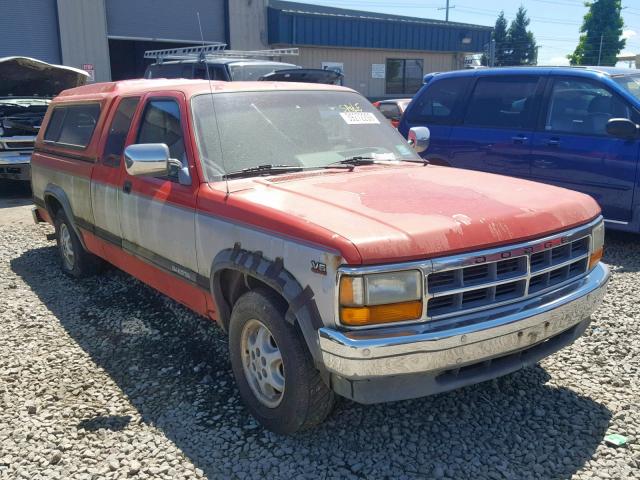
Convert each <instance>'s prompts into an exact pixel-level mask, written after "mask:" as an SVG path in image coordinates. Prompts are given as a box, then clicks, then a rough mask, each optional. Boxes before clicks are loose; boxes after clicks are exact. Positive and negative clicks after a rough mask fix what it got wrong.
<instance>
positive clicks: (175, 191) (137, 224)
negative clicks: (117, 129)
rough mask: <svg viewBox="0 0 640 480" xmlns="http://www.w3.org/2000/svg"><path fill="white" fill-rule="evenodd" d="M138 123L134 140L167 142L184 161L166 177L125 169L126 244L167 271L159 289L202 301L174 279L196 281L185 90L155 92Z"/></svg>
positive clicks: (193, 181)
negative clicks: (133, 172)
mask: <svg viewBox="0 0 640 480" xmlns="http://www.w3.org/2000/svg"><path fill="white" fill-rule="evenodd" d="M143 102H144V104H143V107H142V111H141V114H140V115H139V117H138V121H137V123H136V125H134V129H135V130H134V135H133V140H132V142H133V143H135V144H141V143H142V144H144V143H164V144H166V145H167V146H168V147H169V152H170V156H171V158H176V159H178V160H180V161H181V162H182V164H183V169H182V171H172V172H169V174H168V175H165V176H157V177H152V176H132V175H129V173H128V172H127V171H126V169H124V172H123V175H122V177H121V186H120V189H119V192H118V208H119V217H120V227H121V231H122V238H123V241H122V244H123V248H124V249H125V250H126V251H128V252H130V253H132V254H134V255H136V256H137V257H138V258H141V259H143V260H144V261H145V262H147V263H149V264H151V265H153V266H154V267H156V268H159V269H161V270H163V271H164V272H166V273H169V274H170V275H171V276H160V277H166V282H165V283H167V285H163V286H161V287H159V288H160V289H161V290H164V291H167V290H168V291H170V292H171V294H172V296H174V297H175V298H177V299H178V300H180V301H183V303H186V304H187V305H191V303H192V302H194V301H195V302H198V303H199V302H200V301H203V300H204V295H203V294H202V292H200V293H201V294H202V298H192V292H187V291H184V292H183V293H184V296H185V298H184V299H181V298H180V291H179V288H178V287H177V285H176V284H175V282H174V283H173V284H172V281H171V280H172V277H173V278H176V277H177V278H178V279H182V280H185V281H186V282H188V283H190V284H193V285H195V284H196V280H197V276H196V273H195V272H196V271H197V264H196V252H195V243H196V242H195V208H196V197H197V186H198V184H199V181H198V179H197V172H196V169H195V168H194V164H193V151H191V143H190V142H189V141H187V139H188V138H189V137H188V130H187V129H186V123H187V122H186V118H187V112H186V105H185V100H184V97H183V96H182V95H181V94H177V93H173V92H167V93H154V94H153V95H148V96H146V97H145V98H144V99H143Z"/></svg>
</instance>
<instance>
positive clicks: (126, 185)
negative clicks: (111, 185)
mask: <svg viewBox="0 0 640 480" xmlns="http://www.w3.org/2000/svg"><path fill="white" fill-rule="evenodd" d="M122 191H123V192H124V193H131V182H130V181H129V180H125V181H124V183H123V184H122Z"/></svg>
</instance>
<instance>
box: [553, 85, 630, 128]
mask: <svg viewBox="0 0 640 480" xmlns="http://www.w3.org/2000/svg"><path fill="white" fill-rule="evenodd" d="M629 113H630V112H629V109H628V108H627V106H626V105H625V104H624V103H623V102H622V100H621V99H619V98H618V97H615V96H614V95H613V94H612V93H611V92H609V91H608V90H607V89H606V88H604V87H601V86H599V85H597V84H595V83H592V82H589V81H585V80H580V79H566V80H565V79H563V80H556V81H555V82H554V85H553V90H552V92H551V98H550V100H549V110H548V112H547V121H546V123H545V130H547V131H549V132H566V133H578V134H582V135H605V134H606V127H607V122H608V121H609V120H611V119H612V118H629Z"/></svg>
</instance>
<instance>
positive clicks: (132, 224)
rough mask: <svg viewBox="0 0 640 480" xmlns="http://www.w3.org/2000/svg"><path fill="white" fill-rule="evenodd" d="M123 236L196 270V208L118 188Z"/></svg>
mask: <svg viewBox="0 0 640 480" xmlns="http://www.w3.org/2000/svg"><path fill="white" fill-rule="evenodd" d="M118 202H119V211H120V227H121V228H122V237H123V238H124V239H125V240H128V241H129V242H131V243H134V244H136V245H138V246H140V247H144V248H146V249H147V250H149V251H151V252H153V253H155V254H157V255H160V256H162V257H164V258H166V259H168V260H171V261H172V262H175V263H177V264H178V265H180V266H182V267H185V268H188V269H190V270H193V271H197V269H198V265H197V261H196V249H195V245H196V239H195V212H194V211H193V210H188V209H185V208H180V207H175V206H173V205H171V204H169V203H164V202H159V201H157V200H153V199H151V198H148V197H145V196H142V195H136V194H135V192H131V193H124V192H123V191H121V190H118Z"/></svg>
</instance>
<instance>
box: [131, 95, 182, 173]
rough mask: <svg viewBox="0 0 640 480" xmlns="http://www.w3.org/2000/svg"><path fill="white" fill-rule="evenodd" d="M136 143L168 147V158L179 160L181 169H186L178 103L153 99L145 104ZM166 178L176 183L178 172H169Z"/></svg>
mask: <svg viewBox="0 0 640 480" xmlns="http://www.w3.org/2000/svg"><path fill="white" fill-rule="evenodd" d="M136 143H164V144H166V145H167V146H168V147H169V155H170V157H171V158H175V159H177V160H180V161H181V162H182V165H183V167H184V168H187V167H188V162H187V157H186V152H185V147H184V137H183V135H182V124H181V118H180V106H179V105H178V102H176V101H175V100H171V99H153V100H150V101H149V102H147V104H146V106H145V109H144V113H143V115H142V120H141V123H140V128H139V130H138V136H137V140H136ZM166 178H168V179H169V180H171V181H178V172H171V173H170V175H169V176H168V177H166Z"/></svg>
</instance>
